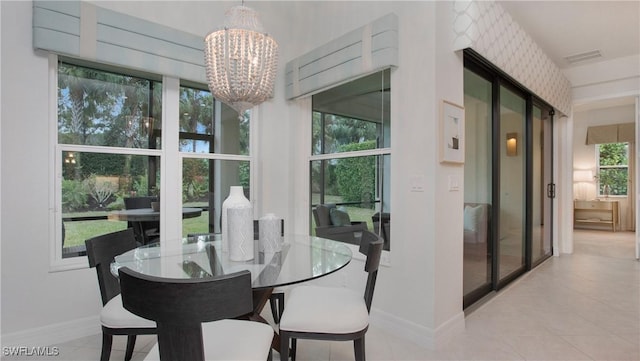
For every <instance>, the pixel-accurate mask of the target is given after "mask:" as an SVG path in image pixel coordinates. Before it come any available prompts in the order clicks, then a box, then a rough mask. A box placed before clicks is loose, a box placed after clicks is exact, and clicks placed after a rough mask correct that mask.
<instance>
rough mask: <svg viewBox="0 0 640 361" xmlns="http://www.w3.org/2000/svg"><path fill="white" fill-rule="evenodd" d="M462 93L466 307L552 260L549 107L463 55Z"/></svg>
mask: <svg viewBox="0 0 640 361" xmlns="http://www.w3.org/2000/svg"><path fill="white" fill-rule="evenodd" d="M464 90H465V104H464V106H465V120H466V121H465V127H466V129H465V134H466V150H465V151H466V153H465V165H464V167H465V169H464V173H465V181H464V185H465V186H464V240H463V242H464V274H463V275H464V276H463V277H464V279H463V286H464V300H463V304H464V307H467V306H469V305H471V304H473V303H474V302H475V301H477V300H478V299H480V298H481V297H483V296H485V295H486V294H488V293H489V292H491V291H492V290H498V289H500V288H502V287H504V286H505V285H507V284H508V283H509V282H511V281H513V280H514V279H516V278H517V277H519V276H520V275H522V274H523V273H525V272H527V271H528V270H530V269H531V268H532V267H535V266H536V265H538V264H539V263H541V262H542V261H544V259H546V258H547V257H549V256H550V255H551V245H552V241H551V234H552V232H551V229H552V222H551V220H552V213H551V198H550V197H552V196H553V194H552V192H551V190H552V189H553V184H552V183H553V181H552V179H553V178H552V172H551V169H552V161H551V160H552V154H553V149H552V147H551V144H552V141H551V139H552V132H551V124H552V120H553V119H552V112H551V108H550V107H548V106H546V105H545V104H544V103H543V102H542V101H540V100H538V99H536V98H535V97H534V96H533V95H532V94H530V93H528V92H527V91H526V89H523V88H521V87H519V86H518V85H517V84H514V83H512V82H510V80H509V79H507V78H505V77H504V76H503V74H502V73H501V72H499V71H498V70H496V69H493V68H492V67H491V66H490V64H487V63H486V62H482V61H481V59H479V58H478V56H477V55H475V54H469V53H467V52H465V73H464ZM547 190H549V192H548V191H547Z"/></svg>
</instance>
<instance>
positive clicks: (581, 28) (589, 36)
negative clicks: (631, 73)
mask: <svg viewBox="0 0 640 361" xmlns="http://www.w3.org/2000/svg"><path fill="white" fill-rule="evenodd" d="M498 3H500V5H501V6H502V7H503V8H504V9H505V10H506V11H507V12H508V13H509V14H510V15H511V16H512V17H513V18H514V20H515V21H516V22H517V23H518V24H520V26H522V27H523V28H524V30H525V31H526V32H527V34H529V36H531V37H532V38H533V40H534V41H535V42H536V43H537V44H538V46H540V47H541V48H542V50H543V51H544V52H545V53H546V54H547V55H548V56H549V57H550V58H551V60H552V61H553V62H554V63H555V64H556V65H557V66H558V67H559V68H560V69H566V68H570V67H573V66H580V65H585V64H589V63H595V62H601V61H608V60H612V59H615V58H620V57H626V56H630V55H637V54H640V1H637V0H636V1H498ZM594 51H599V52H600V54H601V56H600V57H597V58H593V59H587V60H583V61H578V62H575V63H570V62H569V61H568V60H567V59H566V58H567V57H570V56H574V55H580V54H587V55H588V54H589V53H591V52H594Z"/></svg>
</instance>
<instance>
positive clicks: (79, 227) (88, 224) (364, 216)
mask: <svg viewBox="0 0 640 361" xmlns="http://www.w3.org/2000/svg"><path fill="white" fill-rule="evenodd" d="M325 202H327V203H337V202H341V198H340V197H338V196H326V197H325ZM185 206H186V207H189V206H196V207H197V205H187V204H185ZM344 208H345V209H346V210H347V212H348V213H349V217H350V218H351V220H352V221H365V222H367V226H368V227H369V229H370V230H372V229H373V222H372V221H371V216H372V215H373V214H374V213H375V211H374V210H373V209H367V208H359V207H349V206H345V207H344ZM95 215H106V213H105V212H84V213H65V214H64V217H65V218H66V217H81V216H95ZM311 218H312V219H311V222H312V224H311V229H312V230H313V229H315V220H313V217H311ZM64 227H65V240H64V245H65V246H67V247H70V246H77V245H81V244H84V241H85V240H86V239H89V238H91V237H95V236H98V235H101V234H106V233H111V232H115V231H120V230H123V229H125V228H126V227H127V222H122V221H109V220H99V221H77V222H70V221H66V222H64ZM207 232H209V212H208V211H203V212H202V214H201V215H200V217H197V218H188V219H185V220H183V221H182V235H183V236H185V237H186V235H187V234H189V233H207Z"/></svg>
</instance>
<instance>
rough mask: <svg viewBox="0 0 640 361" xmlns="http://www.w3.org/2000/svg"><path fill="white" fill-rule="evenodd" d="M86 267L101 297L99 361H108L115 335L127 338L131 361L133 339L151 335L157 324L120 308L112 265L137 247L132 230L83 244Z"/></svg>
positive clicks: (118, 288) (104, 235)
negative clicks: (93, 271) (92, 272)
mask: <svg viewBox="0 0 640 361" xmlns="http://www.w3.org/2000/svg"><path fill="white" fill-rule="evenodd" d="M84 243H85V246H86V249H87V258H88V260H89V267H95V269H96V272H97V274H98V286H99V288H100V296H101V297H102V310H101V311H100V323H101V324H102V352H101V354H100V361H108V360H109V356H110V355H111V344H112V343H113V336H114V335H126V336H127V349H126V352H125V357H124V359H125V361H128V360H131V357H132V355H133V348H134V347H135V343H136V335H153V334H155V333H156V323H155V322H153V321H149V320H146V319H144V318H142V317H140V316H136V315H134V314H133V313H131V312H129V311H127V310H125V309H124V307H122V298H121V297H120V283H118V279H117V278H116V277H115V276H114V275H113V274H112V273H111V263H112V262H113V259H114V258H115V256H117V255H120V254H122V253H125V252H127V251H129V250H132V249H134V248H136V247H137V243H136V238H135V236H134V234H133V229H131V228H128V229H125V230H123V231H118V232H113V233H107V234H103V235H101V236H97V237H93V238H90V239H87V240H86V241H85V242H84Z"/></svg>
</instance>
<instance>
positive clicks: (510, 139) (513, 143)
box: [507, 133, 518, 157]
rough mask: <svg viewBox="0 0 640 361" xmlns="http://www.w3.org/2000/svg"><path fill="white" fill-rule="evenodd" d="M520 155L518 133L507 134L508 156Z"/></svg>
mask: <svg viewBox="0 0 640 361" xmlns="http://www.w3.org/2000/svg"><path fill="white" fill-rule="evenodd" d="M516 155H518V133H507V156H509V157H515V156H516Z"/></svg>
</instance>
